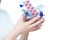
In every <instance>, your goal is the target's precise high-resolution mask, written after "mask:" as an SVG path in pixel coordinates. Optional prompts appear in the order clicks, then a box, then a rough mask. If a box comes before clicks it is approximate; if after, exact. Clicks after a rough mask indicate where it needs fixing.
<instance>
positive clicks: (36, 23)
mask: <svg viewBox="0 0 60 40" xmlns="http://www.w3.org/2000/svg"><path fill="white" fill-rule="evenodd" d="M43 21H44V19H43V18H41V19H40V20H39V21H37V22H35V23H34V24H32V25H30V27H35V26H37V25H39V24H40V25H41V23H42V22H43Z"/></svg>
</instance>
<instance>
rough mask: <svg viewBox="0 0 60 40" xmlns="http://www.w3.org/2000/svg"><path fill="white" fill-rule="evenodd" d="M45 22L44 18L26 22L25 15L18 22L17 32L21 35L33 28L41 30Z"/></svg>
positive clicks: (35, 18)
mask: <svg viewBox="0 0 60 40" xmlns="http://www.w3.org/2000/svg"><path fill="white" fill-rule="evenodd" d="M43 21H44V19H43V18H41V19H40V18H39V17H38V16H36V17H34V18H33V19H31V20H29V21H25V15H23V16H21V18H20V19H19V20H18V22H17V24H16V26H15V30H16V31H17V33H18V34H20V33H22V32H23V31H25V30H28V29H31V28H33V29H36V28H37V29H38V28H40V27H39V26H40V25H41V24H42V22H43ZM36 26H38V27H36ZM37 29H36V30H37Z"/></svg>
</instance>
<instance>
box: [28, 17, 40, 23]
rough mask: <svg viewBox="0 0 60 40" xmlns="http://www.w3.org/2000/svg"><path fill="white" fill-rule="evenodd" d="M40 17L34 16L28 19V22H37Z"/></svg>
mask: <svg viewBox="0 0 60 40" xmlns="http://www.w3.org/2000/svg"><path fill="white" fill-rule="evenodd" d="M39 19H40V18H39V17H38V16H36V17H34V18H33V19H31V20H29V21H27V23H28V24H32V23H34V22H36V21H37V20H39Z"/></svg>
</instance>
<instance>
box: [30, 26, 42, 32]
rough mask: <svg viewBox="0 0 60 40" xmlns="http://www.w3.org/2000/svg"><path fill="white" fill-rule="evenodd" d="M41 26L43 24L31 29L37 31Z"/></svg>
mask: <svg viewBox="0 0 60 40" xmlns="http://www.w3.org/2000/svg"><path fill="white" fill-rule="evenodd" d="M40 28H41V25H38V26H37V27H34V28H32V30H31V31H36V30H38V29H40Z"/></svg>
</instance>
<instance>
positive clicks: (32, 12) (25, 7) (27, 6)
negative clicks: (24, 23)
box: [20, 0, 43, 19]
mask: <svg viewBox="0 0 60 40" xmlns="http://www.w3.org/2000/svg"><path fill="white" fill-rule="evenodd" d="M20 7H21V8H22V12H24V13H25V15H26V17H27V19H32V18H33V17H35V16H37V15H38V16H39V17H42V16H43V11H40V10H39V12H38V11H37V10H36V9H35V8H34V7H33V5H32V4H31V3H30V1H29V0H27V1H26V2H24V4H20Z"/></svg>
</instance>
